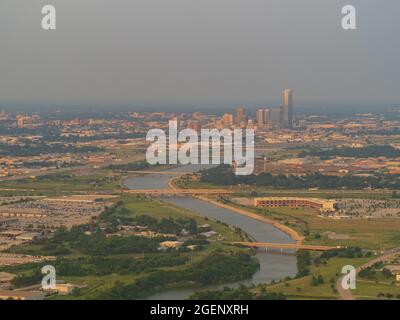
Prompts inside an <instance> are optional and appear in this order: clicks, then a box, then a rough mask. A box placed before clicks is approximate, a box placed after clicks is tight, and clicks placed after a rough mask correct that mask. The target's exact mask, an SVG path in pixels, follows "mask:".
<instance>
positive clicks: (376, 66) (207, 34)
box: [0, 0, 400, 106]
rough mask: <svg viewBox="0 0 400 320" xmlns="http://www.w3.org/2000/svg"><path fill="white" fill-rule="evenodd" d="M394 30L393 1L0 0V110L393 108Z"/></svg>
mask: <svg viewBox="0 0 400 320" xmlns="http://www.w3.org/2000/svg"><path fill="white" fill-rule="evenodd" d="M47 4H52V5H54V6H55V7H56V10H57V30H53V31H44V30H42V29H41V19H42V14H41V9H42V6H44V5H47ZM347 4H351V5H354V6H355V7H356V10H357V30H343V29H342V27H341V18H342V15H341V8H342V6H344V5H347ZM399 33H400V1H399V0H380V1H376V0H345V1H342V0H328V1H321V0H301V1H299V0H108V1H106V0H84V1H82V0H46V1H43V0H0V105H3V106H4V105H7V104H18V103H22V104H37V103H39V104H40V103H43V104H52V103H57V104H65V105H68V104H74V105H80V104H81V105H86V104H88V105H89V104H90V105H96V104H98V105H110V106H112V105H134V104H141V103H142V104H146V103H148V104H152V105H157V104H159V105H163V104H164V105H170V104H174V103H176V104H181V105H182V104H185V103H187V105H188V106H189V105H192V106H193V105H197V106H200V105H208V106H210V105H215V106H218V105H219V104H220V105H223V104H239V103H240V104H242V103H243V104H248V105H258V104H263V105H266V106H274V104H278V103H279V101H280V98H281V91H282V89H284V88H292V89H293V94H294V100H295V104H297V105H315V106H318V105H324V104H325V105H330V106H335V105H339V104H345V105H346V104H347V105H355V104H362V103H365V104H371V105H377V106H389V105H391V104H397V105H400V90H399V89H400V36H399Z"/></svg>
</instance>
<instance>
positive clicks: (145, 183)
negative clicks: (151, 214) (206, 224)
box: [124, 165, 297, 300]
mask: <svg viewBox="0 0 400 320" xmlns="http://www.w3.org/2000/svg"><path fill="white" fill-rule="evenodd" d="M207 167H209V166H204V165H195V166H193V165H188V166H184V167H179V168H174V169H170V170H167V171H175V172H177V171H178V172H194V171H198V170H201V169H204V168H207ZM171 177H174V176H173V175H171V176H170V175H165V174H163V175H161V174H151V175H149V174H146V175H144V176H140V177H135V178H130V179H127V180H125V182H124V183H125V185H126V186H127V187H128V188H129V189H165V188H167V187H168V180H169V179H170V178H171ZM162 200H163V201H166V202H170V203H172V204H173V205H175V206H179V207H182V208H185V209H188V210H191V211H193V212H195V213H197V214H198V215H201V216H206V217H209V218H212V219H215V220H220V221H222V222H225V223H227V224H229V225H233V226H237V227H239V228H240V229H242V230H243V231H244V232H246V233H247V234H249V235H250V236H251V237H252V238H254V239H255V240H256V241H260V242H276V243H293V242H294V240H293V239H291V238H290V237H289V236H288V235H287V234H286V233H284V232H282V231H280V230H279V229H276V228H275V227H273V226H271V225H269V224H266V223H264V222H261V221H258V220H254V219H252V218H249V217H246V216H243V215H240V214H238V213H236V212H234V211H231V210H228V209H224V208H220V207H217V206H215V205H213V204H210V203H208V202H206V201H203V200H199V199H195V198H191V197H169V198H163V199H162ZM256 257H257V258H258V260H259V262H260V270H259V271H257V272H256V273H255V274H254V275H253V277H252V278H251V279H248V280H243V281H239V282H235V283H225V284H222V285H215V286H206V287H201V288H184V289H173V290H167V291H164V292H160V293H157V294H155V295H153V296H151V297H149V299H157V300H180V299H186V298H188V297H189V296H190V295H191V294H193V293H194V292H196V291H199V290H213V289H220V288H223V287H225V286H228V287H237V286H238V285H239V284H245V285H250V284H261V283H269V282H271V281H272V280H280V279H283V278H285V277H287V276H290V277H293V276H294V275H296V272H297V268H296V257H295V256H294V255H291V254H281V253H280V252H279V253H278V252H272V253H268V254H267V253H266V252H265V251H262V250H261V249H260V250H259V251H258V253H257V255H256Z"/></svg>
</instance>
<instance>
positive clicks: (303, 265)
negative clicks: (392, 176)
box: [296, 250, 311, 278]
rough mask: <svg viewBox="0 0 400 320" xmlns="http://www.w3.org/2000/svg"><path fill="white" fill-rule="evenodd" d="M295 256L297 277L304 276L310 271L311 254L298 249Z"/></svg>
mask: <svg viewBox="0 0 400 320" xmlns="http://www.w3.org/2000/svg"><path fill="white" fill-rule="evenodd" d="M296 256H297V277H299V278H300V277H304V276H307V275H308V274H309V273H310V266H311V255H310V253H309V252H308V251H306V250H299V251H297V253H296Z"/></svg>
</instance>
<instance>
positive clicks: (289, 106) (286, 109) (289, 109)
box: [282, 89, 293, 128]
mask: <svg viewBox="0 0 400 320" xmlns="http://www.w3.org/2000/svg"><path fill="white" fill-rule="evenodd" d="M292 125H293V95H292V90H291V89H285V90H283V92H282V127H283V128H292Z"/></svg>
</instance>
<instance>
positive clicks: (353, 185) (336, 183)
mask: <svg viewBox="0 0 400 320" xmlns="http://www.w3.org/2000/svg"><path fill="white" fill-rule="evenodd" d="M200 181H201V182H205V183H212V184H214V185H224V186H227V185H240V184H245V185H255V186H262V187H273V188H282V189H308V188H317V187H318V188H321V189H341V188H348V189H354V190H356V189H365V188H374V189H381V188H390V189H399V188H400V175H381V176H368V177H360V176H352V175H346V176H343V177H341V176H328V175H323V174H320V173H314V174H308V175H305V176H294V175H289V176H287V175H277V176H274V175H272V174H270V173H261V174H258V175H254V174H252V175H247V176H238V175H235V174H234V173H233V171H232V168H231V167H230V166H227V165H220V166H218V167H215V168H212V169H209V170H204V171H202V172H201V176H200Z"/></svg>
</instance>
